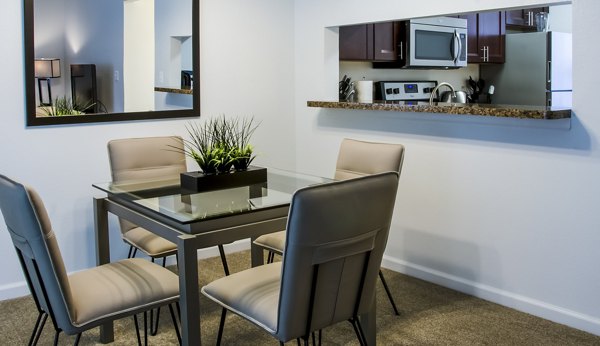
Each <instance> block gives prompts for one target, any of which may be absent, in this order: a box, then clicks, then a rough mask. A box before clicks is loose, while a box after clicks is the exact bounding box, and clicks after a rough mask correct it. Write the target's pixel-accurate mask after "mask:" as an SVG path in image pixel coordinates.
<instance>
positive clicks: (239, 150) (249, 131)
mask: <svg viewBox="0 0 600 346" xmlns="http://www.w3.org/2000/svg"><path fill="white" fill-rule="evenodd" d="M232 125H233V128H234V129H235V131H233V133H232V139H233V143H232V144H233V152H232V156H233V167H234V168H235V169H236V170H237V171H245V170H247V169H248V167H249V166H250V164H251V163H252V161H254V158H255V157H256V155H254V148H253V147H252V145H251V144H250V138H251V137H252V135H253V134H254V131H256V128H257V127H258V124H254V118H250V119H248V118H244V119H242V120H239V119H236V120H234V122H233V123H232Z"/></svg>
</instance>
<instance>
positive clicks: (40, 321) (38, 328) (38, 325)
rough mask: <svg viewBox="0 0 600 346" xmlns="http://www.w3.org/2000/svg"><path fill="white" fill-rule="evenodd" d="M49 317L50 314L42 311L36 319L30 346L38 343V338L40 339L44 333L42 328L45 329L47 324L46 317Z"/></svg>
mask: <svg viewBox="0 0 600 346" xmlns="http://www.w3.org/2000/svg"><path fill="white" fill-rule="evenodd" d="M47 318H48V314H47V313H45V312H43V311H40V312H39V314H38V317H37V320H36V321H35V326H34V327H33V331H32V332H31V337H30V338H29V344H28V345H29V346H32V345H37V342H38V340H39V339H40V335H41V334H42V330H43V329H44V324H46V319H47Z"/></svg>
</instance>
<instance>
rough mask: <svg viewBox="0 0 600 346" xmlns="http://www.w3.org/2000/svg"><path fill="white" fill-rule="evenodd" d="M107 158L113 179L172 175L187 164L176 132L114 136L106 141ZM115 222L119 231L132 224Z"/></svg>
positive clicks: (115, 180)
mask: <svg viewBox="0 0 600 346" xmlns="http://www.w3.org/2000/svg"><path fill="white" fill-rule="evenodd" d="M108 159H109V164H110V170H111V175H112V181H113V182H123V181H127V180H138V179H151V178H159V177H165V176H172V175H176V174H179V173H183V172H185V171H186V167H187V166H186V161H185V154H184V153H183V140H182V139H181V137H179V136H170V137H144V138H125V139H115V140H112V141H110V142H108ZM119 223H120V225H121V232H123V233H125V232H127V231H129V230H130V229H132V228H134V227H136V226H135V225H134V224H132V223H131V222H129V221H126V220H123V219H119Z"/></svg>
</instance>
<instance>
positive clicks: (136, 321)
mask: <svg viewBox="0 0 600 346" xmlns="http://www.w3.org/2000/svg"><path fill="white" fill-rule="evenodd" d="M133 322H134V324H135V334H136V335H137V341H138V346H142V339H140V326H139V325H138V320H137V315H133Z"/></svg>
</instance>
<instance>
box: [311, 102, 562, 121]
mask: <svg viewBox="0 0 600 346" xmlns="http://www.w3.org/2000/svg"><path fill="white" fill-rule="evenodd" d="M307 106H308V107H317V108H331V109H350V110H365V111H391V112H410V113H438V114H448V115H477V116H486V117H501V118H518V119H540V120H555V119H570V118H571V109H554V108H549V107H533V106H518V105H497V104H481V103H474V104H458V103H451V104H443V105H442V104H439V103H434V104H433V105H429V104H416V105H415V104H403V103H384V102H381V103H379V102H373V103H358V102H339V101H307Z"/></svg>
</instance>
